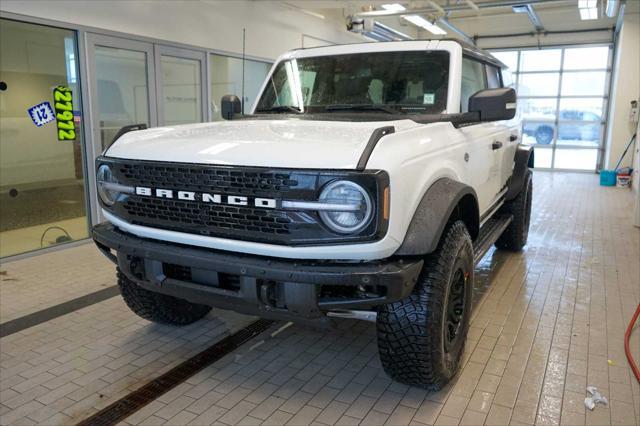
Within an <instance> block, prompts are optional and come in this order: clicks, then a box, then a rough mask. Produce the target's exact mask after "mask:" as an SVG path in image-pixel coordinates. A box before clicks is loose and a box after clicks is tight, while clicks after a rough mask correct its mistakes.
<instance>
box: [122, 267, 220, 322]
mask: <svg viewBox="0 0 640 426" xmlns="http://www.w3.org/2000/svg"><path fill="white" fill-rule="evenodd" d="M118 287H120V294H122V298H123V299H124V301H125V303H126V304H127V306H128V307H129V309H131V310H132V311H133V312H134V313H135V314H137V315H138V316H140V317H142V318H144V319H146V320H149V321H152V322H156V323H160V324H167V325H177V326H181V325H187V324H191V323H193V322H196V321H198V320H199V319H201V318H202V317H204V316H205V315H207V314H208V313H209V311H210V310H211V307H210V306H206V305H199V304H196V303H191V302H187V301H186V300H184V299H178V298H177V297H172V296H167V295H166V294H160V293H155V292H152V291H149V290H145V289H144V288H142V287H140V286H139V285H138V284H136V283H135V282H134V281H132V280H130V279H129V278H128V277H127V276H126V275H125V274H123V273H122V272H121V271H120V269H118Z"/></svg>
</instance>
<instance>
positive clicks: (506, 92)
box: [469, 87, 516, 121]
mask: <svg viewBox="0 0 640 426" xmlns="http://www.w3.org/2000/svg"><path fill="white" fill-rule="evenodd" d="M469 112H474V113H477V114H479V115H480V121H499V120H511V119H512V118H513V117H515V115H516V91H515V90H514V89H512V88H511V87H501V88H498V89H484V90H480V91H479V92H476V93H474V94H473V95H472V96H471V97H470V98H469Z"/></svg>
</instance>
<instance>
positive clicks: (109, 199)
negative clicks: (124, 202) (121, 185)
mask: <svg viewBox="0 0 640 426" xmlns="http://www.w3.org/2000/svg"><path fill="white" fill-rule="evenodd" d="M96 180H97V182H98V195H99V196H100V199H101V200H102V202H103V203H105V204H106V205H107V206H112V205H113V204H114V203H115V202H116V200H117V199H118V195H120V192H119V191H117V190H115V189H114V188H115V187H117V183H118V181H117V180H116V178H115V176H113V173H111V168H110V167H109V166H108V165H107V164H103V165H101V166H100V167H99V168H98V173H97V175H96ZM110 184H111V185H110ZM114 184H115V185H114Z"/></svg>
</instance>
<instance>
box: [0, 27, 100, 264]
mask: <svg viewBox="0 0 640 426" xmlns="http://www.w3.org/2000/svg"><path fill="white" fill-rule="evenodd" d="M76 47H77V46H76V32H75V31H71V30H67V29H62V28H54V27H49V26H45V25H36V24H30V23H25V22H18V21H12V20H8V19H0V257H5V256H11V255H15V254H20V253H25V252H29V251H33V250H37V249H40V248H46V247H50V246H53V245H58V244H62V243H66V242H70V241H74V240H79V239H84V238H87V237H88V221H87V204H86V201H85V187H84V162H83V137H82V135H83V132H82V128H81V123H82V120H81V116H82V109H81V99H80V82H79V79H78V61H77V49H76Z"/></svg>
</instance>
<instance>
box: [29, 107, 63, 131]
mask: <svg viewBox="0 0 640 426" xmlns="http://www.w3.org/2000/svg"><path fill="white" fill-rule="evenodd" d="M27 112H28V113H29V116H30V117H31V120H32V121H33V124H35V125H36V126H38V127H42V126H44V125H45V124H47V123H49V122H50V121H53V120H55V118H56V117H55V116H54V115H53V109H51V104H50V103H49V102H42V103H41V104H38V105H36V106H32V107H31V108H29V109H28V110H27Z"/></svg>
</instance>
